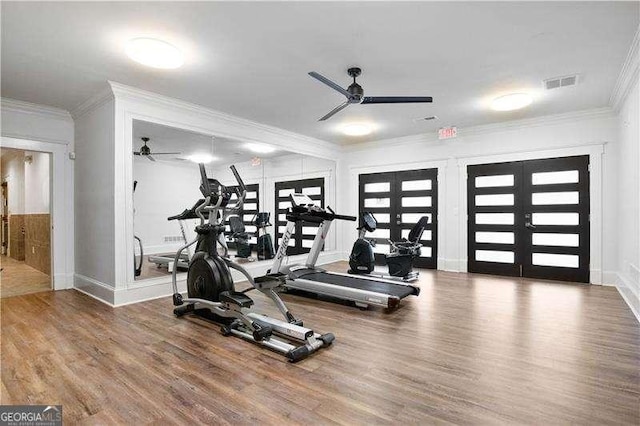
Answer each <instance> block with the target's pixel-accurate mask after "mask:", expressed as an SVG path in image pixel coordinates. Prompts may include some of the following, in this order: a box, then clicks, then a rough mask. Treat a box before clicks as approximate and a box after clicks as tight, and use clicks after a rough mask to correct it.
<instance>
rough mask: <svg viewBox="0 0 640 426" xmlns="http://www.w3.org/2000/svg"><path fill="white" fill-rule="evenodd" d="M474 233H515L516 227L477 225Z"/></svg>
mask: <svg viewBox="0 0 640 426" xmlns="http://www.w3.org/2000/svg"><path fill="white" fill-rule="evenodd" d="M474 228H475V229H474V231H476V232H515V228H516V227H515V225H487V224H475V225H474Z"/></svg>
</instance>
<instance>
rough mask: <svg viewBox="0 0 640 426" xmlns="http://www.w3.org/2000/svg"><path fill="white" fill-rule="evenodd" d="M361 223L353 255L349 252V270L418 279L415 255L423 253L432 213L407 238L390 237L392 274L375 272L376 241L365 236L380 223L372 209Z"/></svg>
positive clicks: (411, 280) (365, 273)
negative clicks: (414, 261) (399, 239)
mask: <svg viewBox="0 0 640 426" xmlns="http://www.w3.org/2000/svg"><path fill="white" fill-rule="evenodd" d="M361 220H362V225H360V227H358V239H357V240H356V242H355V243H354V244H353V248H352V249H351V255H350V256H349V267H350V269H349V273H350V274H363V275H369V276H372V277H378V278H386V279H400V280H402V281H406V282H413V281H416V280H417V279H418V272H415V271H414V270H413V259H415V258H416V257H418V256H420V248H421V247H422V244H420V240H421V239H422V234H423V233H424V231H425V229H426V227H427V225H428V224H429V217H428V216H422V217H421V218H420V220H418V222H417V223H416V224H415V225H414V226H413V228H411V231H410V232H409V235H408V238H407V239H406V240H405V239H403V240H402V241H396V242H394V241H391V240H389V245H390V246H391V252H390V253H389V254H387V255H385V260H386V263H387V267H388V268H389V275H385V274H376V273H374V272H373V269H374V266H375V261H376V259H375V255H374V253H373V247H375V241H371V240H367V239H366V238H365V236H366V233H367V232H374V231H375V230H376V228H377V226H378V222H377V221H376V218H375V217H374V216H373V214H372V213H370V212H364V213H363V214H362V218H361Z"/></svg>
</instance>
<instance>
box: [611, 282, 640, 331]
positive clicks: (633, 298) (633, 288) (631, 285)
mask: <svg viewBox="0 0 640 426" xmlns="http://www.w3.org/2000/svg"><path fill="white" fill-rule="evenodd" d="M616 288H617V289H618V292H619V293H620V295H621V296H622V298H623V299H624V301H625V302H627V305H629V308H630V309H631V312H633V315H635V317H636V319H637V320H638V322H640V283H639V282H638V281H635V280H633V279H632V278H631V277H630V276H628V275H625V274H622V273H617V280H616Z"/></svg>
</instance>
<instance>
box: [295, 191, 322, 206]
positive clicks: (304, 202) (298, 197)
mask: <svg viewBox="0 0 640 426" xmlns="http://www.w3.org/2000/svg"><path fill="white" fill-rule="evenodd" d="M315 205H316V203H314V202H313V200H312V199H311V198H309V196H308V195H305V194H299V193H295V194H291V206H292V207H304V208H308V207H314V206H315Z"/></svg>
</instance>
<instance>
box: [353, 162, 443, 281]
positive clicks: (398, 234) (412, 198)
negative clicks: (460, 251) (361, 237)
mask: <svg viewBox="0 0 640 426" xmlns="http://www.w3.org/2000/svg"><path fill="white" fill-rule="evenodd" d="M437 176H438V169H424V170H409V171H399V172H387V173H372V174H363V175H360V179H359V187H360V188H359V211H360V216H362V213H364V212H371V213H373V215H374V216H375V218H376V221H377V222H378V226H377V229H376V231H375V232H373V233H371V234H368V235H367V239H369V240H373V241H375V243H376V245H375V247H374V253H375V257H376V264H378V265H384V264H385V255H386V254H388V253H389V250H390V245H389V240H391V241H400V240H401V239H402V238H407V237H408V235H409V232H410V230H411V228H412V227H413V225H415V224H416V223H417V221H418V220H419V219H420V218H421V217H422V216H428V217H429V219H430V220H429V225H428V227H427V229H426V230H425V232H424V234H423V235H422V239H421V240H420V243H421V244H422V245H423V247H422V249H421V253H420V257H419V258H417V259H415V261H414V266H416V267H418V268H430V269H436V268H437V246H438V244H437V243H438V239H437V229H438V223H437V220H438V214H437V211H438V205H437V203H438V179H437Z"/></svg>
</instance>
